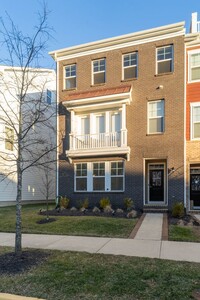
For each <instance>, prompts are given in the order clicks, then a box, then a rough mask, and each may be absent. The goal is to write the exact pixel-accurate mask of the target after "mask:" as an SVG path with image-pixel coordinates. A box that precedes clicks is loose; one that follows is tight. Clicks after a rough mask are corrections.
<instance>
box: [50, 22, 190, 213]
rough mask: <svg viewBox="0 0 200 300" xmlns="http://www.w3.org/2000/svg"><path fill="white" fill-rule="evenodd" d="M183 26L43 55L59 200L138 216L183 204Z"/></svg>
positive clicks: (130, 35) (180, 24) (156, 29)
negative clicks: (48, 71)
mask: <svg viewBox="0 0 200 300" xmlns="http://www.w3.org/2000/svg"><path fill="white" fill-rule="evenodd" d="M184 36H185V29H184V22H180V23H176V24H171V25H167V26H162V27H158V28H154V29H150V30H145V31H140V32H136V33H131V34H127V35H123V36H118V37H114V38H109V39H105V40H100V41H96V42H91V43H88V44H83V45H79V46H74V47H70V48H66V49H61V50H57V51H53V52H50V55H51V56H52V57H53V58H54V60H55V61H56V62H57V87H58V100H59V101H60V112H59V131H60V133H62V134H61V135H60V139H59V141H60V143H61V145H60V149H59V168H58V170H59V173H58V174H59V178H58V189H59V195H66V196H67V197H69V198H70V199H71V200H73V201H74V203H76V201H79V200H82V199H84V198H88V199H89V204H90V206H94V205H96V204H98V203H99V200H100V199H101V198H102V197H109V199H110V200H111V202H112V205H113V207H117V206H123V201H124V198H126V197H130V198H132V200H134V203H135V206H136V208H137V209H143V210H145V209H157V208H158V209H163V210H167V209H169V208H171V206H172V204H173V203H174V202H175V201H184Z"/></svg>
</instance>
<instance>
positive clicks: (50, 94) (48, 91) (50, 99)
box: [47, 89, 52, 104]
mask: <svg viewBox="0 0 200 300" xmlns="http://www.w3.org/2000/svg"><path fill="white" fill-rule="evenodd" d="M47 103H48V104H51V103H52V92H51V91H50V90H48V89H47Z"/></svg>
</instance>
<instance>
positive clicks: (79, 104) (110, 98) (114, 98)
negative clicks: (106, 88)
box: [62, 89, 132, 111]
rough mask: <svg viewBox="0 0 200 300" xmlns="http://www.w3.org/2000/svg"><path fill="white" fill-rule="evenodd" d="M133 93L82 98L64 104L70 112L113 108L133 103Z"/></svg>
mask: <svg viewBox="0 0 200 300" xmlns="http://www.w3.org/2000/svg"><path fill="white" fill-rule="evenodd" d="M131 91H132V89H131V90H130V92H128V93H120V94H112V95H105V96H100V97H92V98H82V99H77V100H68V101H63V102H62V104H63V105H64V106H65V107H66V108H67V110H68V111H71V110H76V111H78V110H86V109H91V108H93V107H95V108H97V107H98V108H100V107H105V108H106V107H112V106H119V105H122V104H130V102H131V101H132V97H131V95H132V94H131Z"/></svg>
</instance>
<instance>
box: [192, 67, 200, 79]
mask: <svg viewBox="0 0 200 300" xmlns="http://www.w3.org/2000/svg"><path fill="white" fill-rule="evenodd" d="M191 77H192V78H191V79H192V80H198V79H200V67H198V68H193V69H192V70H191Z"/></svg>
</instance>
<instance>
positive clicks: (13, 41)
mask: <svg viewBox="0 0 200 300" xmlns="http://www.w3.org/2000/svg"><path fill="white" fill-rule="evenodd" d="M47 17H48V12H47V8H46V5H45V4H44V5H43V7H42V12H41V13H38V25H37V26H35V27H34V31H33V33H32V35H31V36H29V35H24V34H23V33H22V31H20V30H19V29H18V27H17V26H16V25H15V24H14V23H13V21H12V20H11V18H10V17H9V16H7V22H6V24H5V23H4V20H3V19H1V20H0V23H1V29H0V35H1V37H2V45H1V46H3V47H5V48H6V50H7V54H8V57H7V58H6V59H5V60H4V61H3V62H2V61H1V64H2V63H4V65H6V66H8V67H0V71H1V72H0V124H2V126H3V127H2V128H4V129H3V131H2V132H1V133H2V135H3V138H2V139H5V149H1V151H0V159H1V165H0V166H1V171H0V172H1V177H3V179H5V178H8V177H10V176H15V177H16V178H15V180H16V181H17V184H16V188H17V193H16V238H15V253H16V254H17V255H20V254H21V250H22V235H21V201H22V187H23V174H24V173H25V172H27V170H28V169H29V168H36V167H38V166H41V165H43V166H45V164H49V163H50V162H51V161H55V149H56V145H55V140H54V137H55V130H56V125H55V124H56V121H55V120H56V116H55V110H56V109H55V107H56V104H54V105H49V104H48V103H47V102H46V101H45V99H46V92H47V88H48V85H49V84H50V82H51V81H52V76H51V75H52V72H51V71H50V70H44V69H43V70H40V68H39V67H40V65H39V60H40V58H41V57H42V55H43V53H44V51H45V50H46V46H47V42H48V40H49V37H50V32H51V29H50V28H49V26H48V24H47ZM53 132H54V134H53Z"/></svg>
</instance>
